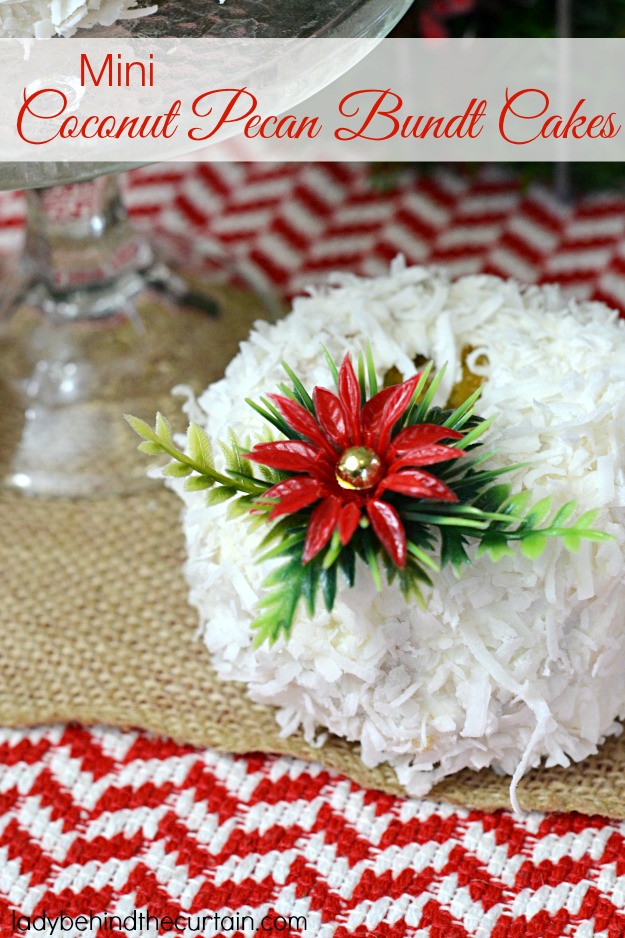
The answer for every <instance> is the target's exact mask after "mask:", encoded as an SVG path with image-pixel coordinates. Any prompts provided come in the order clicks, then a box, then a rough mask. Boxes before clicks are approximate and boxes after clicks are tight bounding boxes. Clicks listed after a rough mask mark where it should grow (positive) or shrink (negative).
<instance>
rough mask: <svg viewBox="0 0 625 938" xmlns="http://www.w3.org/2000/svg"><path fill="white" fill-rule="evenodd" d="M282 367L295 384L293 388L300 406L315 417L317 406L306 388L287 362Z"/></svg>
mask: <svg viewBox="0 0 625 938" xmlns="http://www.w3.org/2000/svg"><path fill="white" fill-rule="evenodd" d="M282 367H283V368H284V370H285V371H286V373H287V375H288V376H289V378H290V379H291V381H292V382H293V387H294V388H295V393H296V395H297V397H298V398H299V402H300V404H302V406H303V407H305V408H306V410H308V411H310V413H311V414H313V415H314V414H315V405H314V403H313V399H312V397H311V396H310V394H309V393H308V391H307V390H306V388H305V387H304V385H303V384H302V382H301V381H300V379H299V378H298V377H297V375H296V374H295V372H294V371H293V370H292V368H289V366H288V365H287V363H286V362H285V361H283V362H282Z"/></svg>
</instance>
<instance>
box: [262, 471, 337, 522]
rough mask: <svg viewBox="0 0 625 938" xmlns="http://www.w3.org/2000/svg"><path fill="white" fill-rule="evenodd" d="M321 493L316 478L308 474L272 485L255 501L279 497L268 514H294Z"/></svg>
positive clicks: (276, 515)
mask: <svg viewBox="0 0 625 938" xmlns="http://www.w3.org/2000/svg"><path fill="white" fill-rule="evenodd" d="M322 494H323V492H322V488H321V486H320V484H319V482H318V481H317V479H312V478H311V477H310V476H294V477H293V478H292V479H286V480H285V481H284V482H278V483H277V485H272V487H271V488H270V489H267V491H266V492H263V494H262V495H261V496H260V497H259V498H258V499H257V501H259V502H264V501H265V500H266V499H274V498H279V499H280V501H279V502H278V504H277V505H275V506H274V507H273V508H272V510H271V513H270V515H269V517H270V518H279V517H280V515H290V514H294V513H295V512H296V511H300V510H301V509H302V508H306V507H307V506H308V505H312V503H313V502H316V501H317V499H318V498H321V495H322Z"/></svg>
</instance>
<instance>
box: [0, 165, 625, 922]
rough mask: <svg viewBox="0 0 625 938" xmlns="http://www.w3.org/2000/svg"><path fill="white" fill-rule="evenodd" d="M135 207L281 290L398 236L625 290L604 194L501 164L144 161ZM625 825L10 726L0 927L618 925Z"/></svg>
mask: <svg viewBox="0 0 625 938" xmlns="http://www.w3.org/2000/svg"><path fill="white" fill-rule="evenodd" d="M129 203H130V204H131V206H132V208H133V212H134V213H135V216H136V218H137V220H138V221H139V223H141V224H143V223H145V224H147V225H149V226H156V227H157V228H158V229H160V230H161V231H163V232H165V233H166V234H167V235H169V236H170V237H173V238H175V239H177V240H180V239H182V240H183V241H184V240H185V239H188V241H189V243H190V244H191V243H193V244H194V246H195V248H196V253H197V252H199V256H200V258H201V256H202V252H203V251H204V248H205V247H206V246H208V244H209V243H210V241H211V240H212V241H213V242H217V243H218V244H220V245H221V246H222V247H224V248H225V249H226V250H227V251H228V252H229V253H230V254H231V255H232V256H233V257H234V258H235V259H236V260H237V261H238V263H239V264H240V266H242V267H243V268H244V269H245V270H246V271H247V272H248V273H249V274H250V275H251V276H252V277H253V279H255V280H256V282H260V283H263V284H264V285H266V286H271V287H274V288H276V289H278V290H279V291H280V292H281V293H282V294H283V295H285V296H288V295H291V294H293V293H295V292H297V291H298V290H300V289H301V288H302V287H303V286H305V285H306V284H307V283H310V282H314V281H318V280H319V279H322V278H323V276H324V275H325V274H326V273H327V272H329V271H331V270H336V269H349V270H353V271H357V272H361V273H377V272H380V271H381V270H383V269H384V268H385V267H386V265H387V263H388V261H389V260H390V259H391V258H392V257H393V256H394V255H395V254H396V253H398V252H400V251H401V252H403V253H404V254H406V256H407V257H408V259H409V260H411V261H423V262H434V263H445V264H449V265H451V267H452V269H453V270H454V271H455V272H457V273H463V272H467V271H479V270H488V271H491V272H494V273H498V274H500V275H511V276H516V277H519V278H521V279H525V280H531V281H541V282H544V281H548V280H554V279H558V280H560V281H561V282H564V283H565V284H566V285H567V286H568V287H569V288H570V289H571V290H572V291H573V292H574V293H575V294H577V295H579V296H582V297H585V298H586V297H595V298H601V299H604V300H606V301H607V302H609V303H610V304H611V305H613V306H618V307H619V308H621V309H625V239H624V238H623V234H624V231H625V199H620V198H616V197H614V196H593V197H588V198H585V199H584V200H582V201H580V202H579V203H577V205H576V206H575V207H574V208H570V209H565V208H563V207H561V206H559V205H558V204H557V202H556V201H555V200H554V199H553V198H552V197H551V196H549V195H547V194H546V193H545V192H544V191H542V190H540V189H533V190H530V191H527V192H522V191H521V190H520V189H519V188H518V186H517V184H516V183H515V181H514V180H512V179H510V178H509V177H506V176H505V175H503V174H501V173H491V174H480V175H478V176H476V177H460V176H458V175H454V174H451V173H449V172H444V173H442V174H440V175H438V176H436V177H435V178H422V179H415V178H413V177H410V176H407V177H406V178H405V179H403V180H402V181H401V183H400V184H399V186H398V187H397V188H395V189H393V190H392V191H391V192H390V193H387V194H384V195H380V194H377V193H375V192H374V191H373V190H372V189H371V186H370V178H369V173H368V170H367V168H366V167H364V166H350V165H339V166H334V165H321V166H311V165H306V164H302V165H290V166H272V165H263V164H250V165H233V164H229V165H215V166H212V165H204V166H184V165H180V166H173V167H172V166H167V167H162V166H157V167H152V168H149V169H145V170H141V171H137V172H135V173H134V174H132V177H131V180H130V189H129ZM22 219H23V206H22V202H21V199H20V197H19V196H16V195H13V194H4V195H1V196H0V251H2V252H3V251H5V250H9V249H13V248H15V247H16V246H17V243H18V241H19V237H20V231H21V227H22ZM624 837H625V823H617V822H610V821H608V820H605V819H601V818H588V817H583V816H580V815H572V814H567V815H546V816H545V815H538V814H532V815H529V816H526V817H524V818H513V817H512V816H511V815H509V814H508V813H506V812H499V813H497V814H495V815H490V814H484V813H481V812H467V811H462V810H459V809H454V808H451V807H449V806H441V805H436V804H433V803H431V802H428V801H415V800H403V799H397V798H393V797H390V796H388V795H381V794H379V793H375V792H370V791H366V790H364V789H362V788H359V787H358V786H357V785H355V784H354V783H352V782H349V781H347V780H345V779H343V778H341V777H338V776H335V775H332V774H331V773H329V772H327V771H325V770H323V769H321V768H319V767H317V766H310V765H307V764H305V763H302V762H299V761H297V760H289V759H275V758H270V757H265V756H250V757H247V758H232V757H228V756H220V755H216V754H214V753H212V752H198V751H194V750H192V749H190V748H188V747H183V746H179V745H176V744H174V743H171V742H169V741H163V740H159V739H153V738H150V737H148V736H146V735H143V734H135V733H130V732H121V731H117V730H111V729H94V730H85V729H81V728H58V727H57V728H51V729H43V730H37V731H33V730H29V731H9V730H4V731H0V936H1V938H4V936H9V935H18V934H29V933H33V934H47V935H55V934H63V935H66V936H70V938H74V936H77V935H82V934H86V935H91V936H101V938H104V936H118V938H119V936H124V935H157V934H160V933H162V934H164V933H167V932H170V933H173V934H181V935H197V934H202V935H236V936H237V938H244V936H248V935H254V934H257V935H278V934H280V935H284V934H293V935H303V936H307V938H347V936H354V938H365V936H370V935H372V936H375V938H403V936H415V938H466V936H472V938H525V936H527V938H530V936H531V938H560V936H572V938H593V936H594V938H621V936H625V843H624ZM148 914H149V916H150V919H147V917H146V916H147V915H148ZM29 928H30V931H29V930H28V929H29Z"/></svg>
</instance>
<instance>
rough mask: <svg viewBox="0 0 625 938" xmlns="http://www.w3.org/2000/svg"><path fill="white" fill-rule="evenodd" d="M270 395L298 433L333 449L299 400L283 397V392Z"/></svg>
mask: <svg viewBox="0 0 625 938" xmlns="http://www.w3.org/2000/svg"><path fill="white" fill-rule="evenodd" d="M268 397H269V398H270V399H271V400H272V401H273V402H274V404H276V406H277V408H278V410H279V411H280V413H281V414H282V416H283V417H284V419H285V420H286V422H287V423H288V424H289V425H290V426H291V427H293V429H294V430H295V431H296V432H297V433H301V434H302V436H305V437H308V439H309V440H310V441H311V442H312V443H316V444H317V446H320V447H321V448H322V449H325V450H329V451H332V446H331V444H330V443H329V442H328V441H327V440H326V438H325V436H324V435H323V433H322V432H321V430H320V428H319V425H318V423H317V421H316V420H315V418H314V417H313V415H312V414H311V413H310V412H309V411H307V410H306V408H305V407H302V406H301V404H298V403H297V401H292V400H291V398H290V397H283V395H282V394H269V395H268Z"/></svg>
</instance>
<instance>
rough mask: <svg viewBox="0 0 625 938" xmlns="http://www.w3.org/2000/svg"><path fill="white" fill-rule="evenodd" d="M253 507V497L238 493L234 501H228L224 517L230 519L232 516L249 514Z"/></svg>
mask: <svg viewBox="0 0 625 938" xmlns="http://www.w3.org/2000/svg"><path fill="white" fill-rule="evenodd" d="M253 507H254V499H253V498H251V497H250V496H249V495H240V496H239V498H237V499H236V500H235V501H233V502H230V504H229V505H228V511H227V513H226V518H227V519H228V520H229V521H230V520H232V519H234V518H240V517H241V516H242V515H249V513H250V511H251V510H252V508H253Z"/></svg>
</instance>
